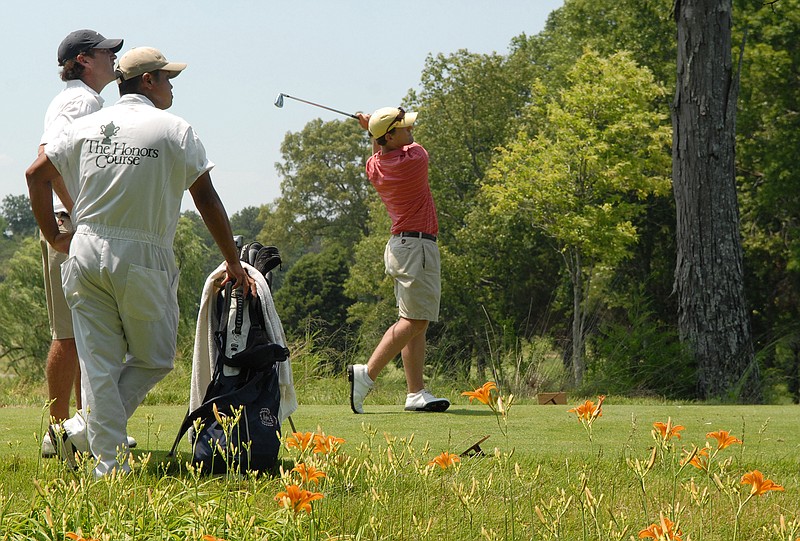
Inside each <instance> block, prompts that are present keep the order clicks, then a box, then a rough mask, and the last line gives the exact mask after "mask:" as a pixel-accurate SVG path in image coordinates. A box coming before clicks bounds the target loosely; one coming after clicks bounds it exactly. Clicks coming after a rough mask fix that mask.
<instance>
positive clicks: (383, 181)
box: [367, 143, 439, 235]
mask: <svg viewBox="0 0 800 541" xmlns="http://www.w3.org/2000/svg"><path fill="white" fill-rule="evenodd" d="M367 178H368V179H369V181H370V182H371V183H372V185H373V186H375V189H376V190H377V191H378V195H379V196H380V198H381V200H382V201H383V204H384V205H385V206H386V210H387V211H388V213H389V217H390V218H391V219H392V234H393V235H394V234H397V233H402V232H403V231H420V232H422V233H429V234H431V235H438V234H439V221H438V220H437V218H436V205H435V204H434V202H433V195H431V187H430V184H429V183H428V152H427V151H426V150H425V149H424V148H423V147H422V146H421V145H419V144H417V143H412V144H410V145H408V146H405V147H403V148H399V149H396V150H393V151H391V152H388V153H386V154H381V153H380V152H377V153H375V154H373V155H372V156H371V157H370V158H369V160H367Z"/></svg>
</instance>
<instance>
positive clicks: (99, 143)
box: [86, 121, 159, 169]
mask: <svg viewBox="0 0 800 541" xmlns="http://www.w3.org/2000/svg"><path fill="white" fill-rule="evenodd" d="M119 130H120V127H119V126H115V125H114V122H113V121H112V122H109V123H108V124H103V125H102V126H100V135H102V136H103V139H102V140H96V139H88V140H87V141H86V145H87V153H88V154H90V155H91V154H94V155H96V158H95V160H94V163H95V165H96V166H97V167H98V168H99V169H105V168H106V167H108V166H109V165H139V164H141V163H142V158H152V159H157V158H158V153H159V150H158V149H157V148H148V147H135V146H131V145H129V144H128V143H125V142H119V141H112V140H111V138H112V137H115V136H116V135H117V134H118V133H119Z"/></svg>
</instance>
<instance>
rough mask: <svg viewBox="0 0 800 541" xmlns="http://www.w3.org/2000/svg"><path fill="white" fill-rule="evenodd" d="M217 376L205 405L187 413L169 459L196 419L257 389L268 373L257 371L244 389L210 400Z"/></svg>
mask: <svg viewBox="0 0 800 541" xmlns="http://www.w3.org/2000/svg"><path fill="white" fill-rule="evenodd" d="M216 376H217V374H216V370H215V377H214V378H213V379H212V380H211V383H209V384H208V388H207V389H206V396H205V398H204V399H203V403H202V404H200V405H199V406H197V408H196V409H195V410H194V411H192V412H190V411H187V412H186V417H184V419H183V422H182V423H181V427H180V428H179V429H178V435H177V436H175V441H174V442H173V443H172V448H171V449H170V451H169V453H168V454H167V457H173V456H175V450H176V449H177V448H178V445H179V444H180V443H181V438H182V437H183V435H184V434H186V431H187V430H189V427H190V426H192V423H194V421H195V420H196V419H199V418H201V417H207V416H210V415H211V414H212V412H213V411H214V404H216V403H217V402H221V401H224V400H225V399H228V398H232V397H234V396H236V395H238V394H240V393H244V392H246V391H249V390H250V389H251V388H252V387H255V386H256V385H258V384H259V383H261V380H262V379H264V378H265V377H266V373H265V372H263V371H256V372H254V375H253V377H252V378H250V380H249V381H248V382H247V383H246V384H245V385H243V386H242V387H240V388H238V389H234V390H233V391H231V392H229V393H225V394H223V395H219V396H215V397H214V398H209V394H211V390H212V388H213V387H214V383H216V381H217V377H216Z"/></svg>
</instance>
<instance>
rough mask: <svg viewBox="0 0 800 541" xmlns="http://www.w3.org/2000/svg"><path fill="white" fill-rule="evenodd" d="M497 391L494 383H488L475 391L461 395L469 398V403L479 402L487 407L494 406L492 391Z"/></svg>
mask: <svg viewBox="0 0 800 541" xmlns="http://www.w3.org/2000/svg"><path fill="white" fill-rule="evenodd" d="M496 390H497V385H496V384H495V382H493V381H487V382H486V383H484V384H483V385H481V386H480V387H478V388H477V389H475V390H474V391H464V392H463V393H461V396H468V397H469V403H470V404H472V401H473V400H477V401H478V402H482V403H483V404H486V405H487V406H491V405H492V394H491V393H492V391H496Z"/></svg>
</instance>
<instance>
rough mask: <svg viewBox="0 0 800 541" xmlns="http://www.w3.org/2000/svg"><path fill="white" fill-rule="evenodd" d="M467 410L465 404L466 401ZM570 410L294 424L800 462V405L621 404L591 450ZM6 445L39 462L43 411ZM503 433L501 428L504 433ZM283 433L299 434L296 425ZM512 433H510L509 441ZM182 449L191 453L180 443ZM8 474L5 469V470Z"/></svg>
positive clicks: (553, 447)
mask: <svg viewBox="0 0 800 541" xmlns="http://www.w3.org/2000/svg"><path fill="white" fill-rule="evenodd" d="M458 402H461V400H458ZM574 405H575V404H570V405H567V406H562V405H559V406H554V405H547V406H541V405H533V404H514V405H513V406H512V408H511V410H510V414H509V417H508V426H507V427H505V426H500V425H498V421H497V418H496V417H495V415H494V414H493V413H492V412H491V411H490V410H489V409H488V407H486V406H484V405H483V404H474V405H470V404H468V403H456V404H454V405H453V406H451V408H450V409H449V410H448V411H447V412H445V413H438V414H437V413H412V412H406V411H403V407H402V405H399V404H398V405H396V406H393V405H370V404H369V403H368V404H366V405H365V411H366V413H365V414H363V415H355V414H353V413H352V412H351V411H350V408H349V406H346V405H302V404H301V405H300V407H299V409H298V410H297V411H296V412H295V413H294V414H293V415H292V421H293V422H294V425H295V428H296V429H297V430H298V431H300V432H314V431H318V430H322V431H324V432H325V433H326V434H331V435H335V436H337V437H341V438H344V439H345V440H346V442H347V443H346V444H345V447H344V450H347V448H348V447H349V448H350V449H354V448H356V447H357V446H358V444H359V443H360V442H366V441H367V440H368V439H369V433H370V432H374V433H375V434H377V436H378V437H381V438H382V437H384V434H388V435H391V436H395V437H398V438H411V437H412V436H413V437H414V441H415V443H417V444H418V445H422V444H423V443H424V442H429V443H430V447H431V448H432V449H433V450H436V451H437V452H441V451H449V452H454V453H460V452H461V451H463V450H465V449H467V448H468V447H469V446H470V445H472V444H473V443H474V442H475V441H477V440H478V439H480V438H481V437H483V436H486V435H489V436H490V437H489V439H488V440H486V441H485V442H484V443H483V444H482V445H481V446H482V448H483V449H484V450H491V449H494V448H495V447H497V448H499V449H500V450H501V451H504V452H509V451H511V450H512V449H513V450H514V451H515V452H516V453H519V454H521V455H525V456H531V457H534V458H535V457H542V458H543V459H548V460H549V459H553V458H559V457H564V458H567V457H570V456H575V457H589V456H591V455H593V454H597V453H603V454H604V455H606V456H609V455H615V456H617V457H618V456H621V455H623V454H625V452H626V449H636V450H641V449H647V448H648V447H649V446H650V445H652V436H651V433H650V432H651V430H652V425H653V423H654V422H657V421H660V422H667V419H669V418H671V419H672V421H673V423H674V424H680V425H683V426H685V427H686V428H685V430H684V431H682V432H681V436H682V438H681V440H680V442H681V444H682V445H684V446H685V447H687V448H691V446H692V445H693V444H694V445H697V446H702V445H703V444H704V442H705V441H706V438H705V435H706V433H708V432H711V431H716V430H728V431H730V432H731V434H733V435H735V436H736V437H738V438H740V439H741V440H743V441H744V443H745V445H743V446H742V447H741V449H740V450H737V451H736V452H737V453H741V454H742V456H741V459H742V460H743V461H744V463H746V464H749V463H752V464H753V465H754V467H755V466H759V465H760V466H761V467H762V468H765V467H766V464H769V463H787V462H788V463H794V464H798V461H800V427H799V426H798V420H799V419H800V407H799V406H707V405H635V404H621V405H615V404H614V403H613V400H611V401H609V400H607V401H606V402H605V403H604V404H603V416H602V417H601V418H599V419H598V420H597V421H596V422H595V424H594V428H593V438H592V440H593V441H592V443H591V445H590V443H589V438H588V435H587V433H586V431H585V430H584V429H583V427H582V426H581V424H580V423H579V422H578V420H577V418H576V417H575V415H574V414H573V413H569V412H568V411H567V410H568V409H569V408H570V407H573V406H574ZM185 413H186V409H185V407H183V406H162V405H155V406H142V407H140V408H139V409H138V410H137V412H136V414H135V415H134V416H133V418H131V420H130V423H129V434H130V435H132V436H133V437H135V438H136V439H137V440H138V442H139V447H138V448H137V452H144V451H154V452H155V453H156V454H160V453H159V452H166V451H167V450H168V449H169V448H170V446H171V445H172V442H173V440H174V437H175V433H176V431H177V428H178V426H179V424H180V421H181V420H182V418H183V415H184V414H185ZM0 419H1V420H0V445H1V446H2V447H3V448H5V453H6V454H9V453H10V454H13V455H16V456H18V457H19V458H20V459H22V460H23V461H25V462H27V461H28V460H31V461H35V460H36V457H37V456H38V454H37V452H38V448H39V443H38V436H37V435H38V434H41V431H43V430H44V429H45V428H46V424H45V423H46V421H45V419H44V416H43V413H42V409H40V408H33V407H6V408H2V409H0ZM501 428H502V429H501ZM283 431H284V433H287V432H290V431H291V426H290V425H289V423H288V422H287V423H285V424H284V427H283ZM504 431H505V432H506V434H503V432H504ZM180 449H181V450H184V451H185V450H188V445H187V444H185V443H182V444H181V447H180ZM0 467H1V466H0Z"/></svg>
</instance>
